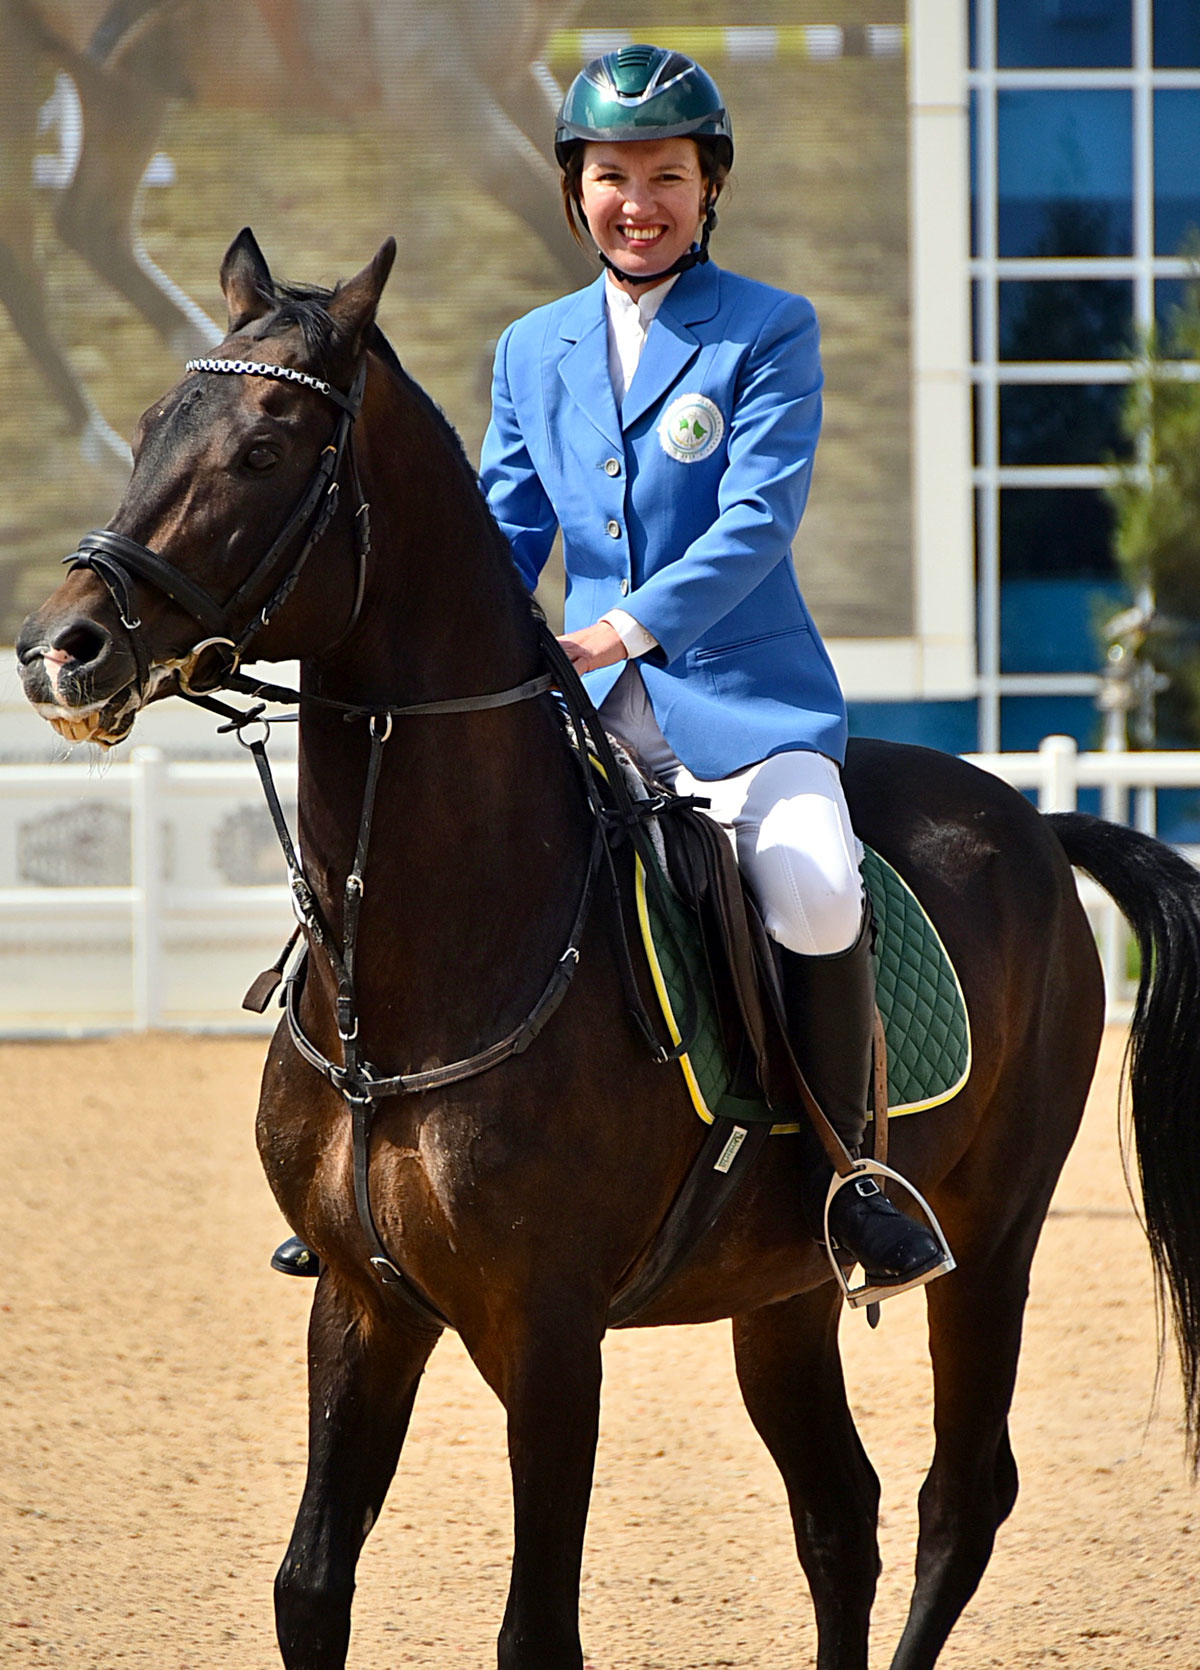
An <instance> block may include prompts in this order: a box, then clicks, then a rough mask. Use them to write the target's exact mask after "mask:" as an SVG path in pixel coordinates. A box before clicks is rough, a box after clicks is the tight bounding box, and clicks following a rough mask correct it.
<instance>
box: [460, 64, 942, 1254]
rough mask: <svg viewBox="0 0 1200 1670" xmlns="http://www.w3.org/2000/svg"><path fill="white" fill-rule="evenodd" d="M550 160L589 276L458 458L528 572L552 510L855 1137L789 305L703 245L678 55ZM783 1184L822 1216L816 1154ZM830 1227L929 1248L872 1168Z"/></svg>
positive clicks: (859, 1099)
mask: <svg viewBox="0 0 1200 1670" xmlns="http://www.w3.org/2000/svg"><path fill="white" fill-rule="evenodd" d="M555 151H556V153H557V156H558V161H559V164H560V166H561V168H562V188H563V198H564V203H565V206H566V212H567V218H568V221H569V223H570V225H571V228H572V230H573V231H574V232H575V235H576V237H577V238H578V237H579V226H580V224H582V226H583V227H585V228H586V229H587V231H588V232H589V233H590V235H591V238H592V241H593V242H594V244H595V246H596V249H597V251H598V253H599V257H600V260H601V262H602V263H603V265H604V267H605V269H606V271H605V272H604V273H603V274H602V275H601V277H600V278H599V279H597V280H596V282H595V283H594V284H592V285H590V286H589V287H588V288H587V289H586V290H583V291H580V292H579V293H577V294H575V295H571V296H567V297H564V298H563V299H561V300H559V301H557V302H553V303H551V304H550V305H549V306H548V307H541V308H538V309H536V310H535V311H534V312H533V313H530V314H528V315H527V316H526V317H524V318H522V319H518V320H517V321H516V323H515V324H513V325H511V326H510V327H509V329H508V330H507V331H506V332H505V333H504V335H503V337H502V338H501V340H500V343H499V345H498V348H497V352H496V363H495V372H494V378H493V384H492V421H491V425H490V427H489V428H488V431H487V435H486V437H485V439H484V443H483V453H482V461H481V469H480V475H481V479H482V482H483V486H484V489H485V491H486V493H487V496H488V501H489V503H490V505H491V508H492V510H493V512H494V513H495V516H496V519H497V520H498V522H499V523H500V526H501V527H502V528H503V530H504V532H505V534H506V535H507V536H508V539H509V543H510V544H511V546H512V552H513V557H514V559H515V561H516V563H517V566H518V568H519V569H520V572H521V574H522V576H523V577H524V579H525V582H526V584H527V585H528V586H529V588H530V590H531V591H532V590H533V588H534V587H535V585H536V584H537V578H538V575H539V573H540V571H541V569H542V566H543V564H544V563H545V561H546V558H547V556H548V555H549V552H550V546H551V542H552V540H553V537H554V533H555V530H556V529H557V528H561V529H562V535H563V555H564V561H565V567H566V586H567V591H566V623H565V624H566V628H567V630H566V633H565V635H564V637H563V638H562V640H561V641H562V643H563V645H564V647H565V648H566V650H567V652H568V654H569V655H570V657H571V659H572V661H573V663H574V665H575V668H576V670H577V671H578V672H580V673H581V674H582V675H583V676H584V681H585V683H586V685H587V687H588V691H589V693H590V695H591V697H592V700H593V701H594V702H595V703H596V704H597V706H598V707H599V708H600V712H601V714H602V716H603V718H604V721H605V724H606V727H607V728H608V729H609V730H610V731H611V732H613V733H614V734H616V735H617V736H618V737H620V738H621V739H622V740H623V741H625V742H626V743H628V744H629V745H630V746H631V747H632V748H633V750H634V751H635V752H636V753H637V754H638V756H639V757H640V758H641V759H642V760H643V761H644V762H645V764H646V765H647V766H649V767H650V769H651V770H652V771H653V773H654V775H655V776H656V777H657V778H658V779H659V780H660V781H662V782H664V783H665V784H667V785H668V786H670V787H672V788H674V789H675V790H676V791H677V792H678V793H681V794H698V795H704V796H706V797H708V798H709V799H710V800H711V802H712V806H711V813H710V815H711V816H712V817H714V818H716V819H717V820H718V821H719V822H720V823H721V824H722V825H723V826H724V827H725V828H726V829H727V830H728V831H729V832H730V833H731V835H732V837H733V838H734V840H735V842H736V847H737V854H738V860H739V863H740V865H741V868H742V870H743V872H744V874H745V875H746V876H747V877H748V878H749V881H750V884H751V886H752V888H753V890H754V892H755V894H756V895H757V898H758V901H759V904H760V907H761V909H762V912H763V916H764V919H765V922H766V926H767V931H768V933H769V934H770V935H771V936H772V937H773V938H774V939H776V940H777V941H778V942H779V944H780V945H781V946H782V947H783V959H782V961H783V968H784V990H785V997H786V1002H787V1008H788V1017H789V1025H790V1027H791V1029H792V1033H793V1043H794V1045H795V1047H796V1049H797V1053H798V1054H799V1056H800V1060H801V1062H802V1065H803V1066H804V1070H805V1073H806V1076H807V1077H808V1079H809V1082H810V1084H811V1086H812V1088H813V1090H814V1092H815V1094H816V1096H817V1098H818V1100H819V1101H820V1102H821V1105H822V1107H823V1109H824V1111H825V1113H826V1115H827V1116H828V1118H829V1119H830V1120H831V1122H832V1123H833V1125H834V1127H835V1128H836V1130H837V1131H838V1134H839V1136H840V1137H841V1138H842V1140H843V1142H844V1143H845V1144H846V1146H847V1147H848V1148H850V1149H852V1150H853V1149H856V1148H857V1147H858V1146H859V1145H860V1143H861V1141H862V1138H863V1133H864V1129H865V1122H866V1110H867V1105H868V1093H869V1087H870V1079H871V1040H872V1030H873V1021H874V971H873V962H872V955H871V945H870V929H869V920H868V913H867V910H866V908H865V905H864V896H863V887H862V882H861V879H860V877H859V873H858V859H859V856H860V848H859V846H858V843H857V841H856V839H855V836H854V834H853V832H852V830H851V828H850V819H849V814H848V812H847V809H846V801H845V797H844V795H843V793H842V786H841V779H840V774H839V769H838V768H839V765H840V764H841V761H842V758H843V755H844V750H845V741H846V710H845V703H844V700H843V697H842V693H841V690H840V689H839V687H838V682H837V677H836V675H835V673H834V671H833V667H832V665H831V663H830V660H829V656H828V654H827V653H826V650H825V647H824V645H823V644H822V642H821V639H820V637H819V636H818V634H817V630H816V628H815V626H814V625H813V623H812V620H811V618H810V616H809V614H808V610H807V609H806V607H805V604H804V600H803V598H802V597H801V595H800V592H799V589H798V587H797V584H796V578H795V573H794V571H793V568H792V563H791V552H790V546H791V541H792V538H793V536H794V535H795V532H796V529H797V526H798V524H799V522H800V517H801V514H802V512H803V510H804V503H805V499H806V498H807V495H808V485H809V479H810V476H811V472H812V460H813V451H814V449H815V447H816V442H817V433H818V430H819V428H820V421H821V393H820V390H821V370H820V361H819V357H818V350H817V322H816V318H815V316H814V314H813V310H812V307H811V306H810V304H809V303H808V302H807V301H805V300H804V299H803V298H801V297H799V296H792V295H788V294H786V293H785V292H783V291H780V290H773V289H769V288H768V287H767V286H766V285H763V284H756V283H754V282H752V281H751V280H749V279H745V278H741V277H738V276H737V275H735V274H733V273H729V272H724V271H722V270H720V269H719V268H718V267H716V266H715V265H713V264H712V263H710V262H709V260H708V241H709V236H710V234H711V232H712V230H713V228H714V226H715V225H716V215H715V212H714V207H715V204H716V201H717V198H718V196H719V194H720V191H721V187H722V185H723V183H724V180H725V177H726V175H727V174H728V172H729V168H730V166H731V164H732V161H733V140H732V132H731V127H730V122H729V118H728V115H727V114H726V111H725V108H724V106H723V104H722V101H721V96H720V94H719V93H718V91H717V88H716V86H715V85H714V83H713V81H712V80H711V78H710V77H709V76H708V75H707V74H706V73H705V71H704V70H703V69H702V68H701V67H700V66H699V65H698V64H695V63H693V62H692V60H691V59H689V58H686V57H684V56H683V55H682V54H680V53H677V52H670V51H665V50H663V49H662V48H659V47H651V46H629V47H623V48H622V49H621V50H620V51H616V52H610V53H607V54H605V55H604V56H603V57H602V58H597V59H596V60H594V61H593V62H592V63H590V64H589V65H588V66H587V67H586V68H585V69H584V70H583V71H582V72H581V73H580V74H579V75H577V76H576V78H575V80H574V81H573V82H572V84H571V86H570V88H569V89H568V91H567V94H566V97H565V98H564V100H563V103H562V107H561V109H560V111H559V117H558V126H557V132H556V136H555ZM822 1171H823V1174H822V1173H821V1171H819V1172H818V1174H817V1175H814V1177H813V1178H812V1180H811V1185H810V1187H809V1188H808V1189H807V1190H806V1193H807V1194H808V1195H809V1197H810V1198H809V1199H808V1200H807V1201H806V1202H805V1211H806V1217H807V1219H808V1221H809V1224H810V1226H811V1227H812V1229H813V1231H814V1233H816V1234H818V1236H819V1235H820V1234H821V1228H820V1225H821V1214H822V1210H823V1206H824V1199H825V1192H826V1187H827V1184H828V1181H829V1178H830V1171H829V1169H828V1168H827V1167H824V1168H822ZM830 1225H831V1231H832V1234H833V1236H834V1237H835V1238H836V1240H837V1242H838V1243H839V1245H840V1246H841V1247H842V1249H844V1250H845V1251H846V1252H849V1253H851V1254H853V1255H854V1257H855V1258H856V1259H858V1261H859V1262H860V1263H861V1264H862V1265H863V1268H864V1271H865V1272H866V1274H867V1276H868V1278H870V1279H872V1281H873V1282H879V1283H881V1284H883V1285H884V1286H886V1285H888V1284H889V1283H890V1284H894V1285H896V1286H904V1287H908V1286H912V1285H916V1284H917V1283H918V1282H920V1281H927V1280H929V1279H930V1278H931V1277H933V1276H934V1275H937V1274H939V1273H940V1272H941V1269H942V1268H943V1267H944V1264H943V1254H942V1249H941V1248H940V1246H939V1244H938V1242H937V1240H936V1239H935V1238H934V1236H933V1235H931V1234H930V1232H929V1231H928V1230H927V1229H925V1228H924V1227H923V1226H922V1225H919V1224H917V1223H915V1222H913V1221H912V1220H911V1219H909V1218H907V1217H906V1216H904V1215H903V1214H902V1213H900V1212H898V1211H897V1210H896V1209H895V1207H893V1206H892V1205H891V1204H890V1203H889V1202H888V1201H887V1200H886V1199H885V1198H884V1196H883V1195H882V1194H881V1193H880V1191H879V1190H878V1189H877V1188H876V1186H875V1185H874V1183H872V1182H870V1181H869V1179H865V1178H864V1179H859V1180H856V1181H855V1182H854V1183H853V1184H852V1185H850V1186H848V1187H846V1188H842V1189H840V1190H839V1191H838V1193H837V1194H836V1196H835V1198H834V1202H833V1205H832V1208H831V1218H830Z"/></svg>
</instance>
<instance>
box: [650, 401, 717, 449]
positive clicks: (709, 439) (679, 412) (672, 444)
mask: <svg viewBox="0 0 1200 1670" xmlns="http://www.w3.org/2000/svg"><path fill="white" fill-rule="evenodd" d="M724 433H725V419H724V418H723V417H722V416H721V414H720V412H719V411H718V410H717V408H716V406H714V405H713V403H712V401H711V400H710V399H709V398H708V396H707V395H706V394H681V395H680V396H679V398H678V399H677V400H672V402H671V404H670V405H669V406H668V407H667V409H666V411H665V412H664V414H663V416H662V419H661V421H660V422H659V425H658V439H659V442H660V444H661V446H662V449H663V451H664V452H665V453H666V455H667V457H668V458H675V459H677V460H678V461H679V463H681V464H698V463H699V462H700V460H701V459H702V458H708V457H709V456H710V455H711V454H712V453H714V452H715V451H716V450H717V448H718V447H719V446H720V444H721V436H722V435H723V434H724Z"/></svg>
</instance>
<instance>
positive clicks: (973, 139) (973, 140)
mask: <svg viewBox="0 0 1200 1670" xmlns="http://www.w3.org/2000/svg"><path fill="white" fill-rule="evenodd" d="M967 131H968V135H969V138H970V146H971V254H972V255H978V254H979V205H980V202H981V197H982V194H981V192H980V189H979V94H978V93H977V92H975V91H974V90H972V92H971V102H970V105H969V107H968V111H967Z"/></svg>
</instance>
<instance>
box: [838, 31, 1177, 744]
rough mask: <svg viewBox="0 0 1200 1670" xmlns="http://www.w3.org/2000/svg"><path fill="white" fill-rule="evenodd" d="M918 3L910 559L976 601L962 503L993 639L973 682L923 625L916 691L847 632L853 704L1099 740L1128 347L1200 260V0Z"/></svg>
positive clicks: (931, 734)
mask: <svg viewBox="0 0 1200 1670" xmlns="http://www.w3.org/2000/svg"><path fill="white" fill-rule="evenodd" d="M909 21H910V62H909V81H910V177H911V181H912V189H911V194H910V215H911V241H912V251H913V332H912V340H913V387H914V405H913V414H914V455H915V457H914V477H915V483H916V485H915V503H916V507H917V510H916V516H915V526H914V553H915V565H916V572H917V576H918V580H919V581H920V580H921V577H922V576H924V584H926V585H927V586H933V587H934V588H937V589H938V590H939V591H940V592H943V593H944V594H945V595H943V597H942V599H941V601H940V603H939V604H937V605H934V608H936V607H938V606H940V607H945V597H946V596H948V597H949V599H950V605H951V607H957V608H958V609H959V610H960V611H961V607H962V598H961V579H962V573H961V569H962V556H961V553H960V556H959V560H958V566H957V569H956V565H955V563H954V559H953V556H952V554H951V550H950V547H951V544H952V542H953V534H952V532H951V526H952V524H954V523H956V522H960V521H961V519H962V517H963V514H964V509H965V514H966V516H967V518H968V519H969V522H970V527H971V530H972V534H971V536H969V540H968V543H967V547H966V548H967V549H973V551H974V587H973V591H974V597H973V619H972V620H971V621H970V622H969V623H968V624H967V635H968V636H970V637H973V639H974V651H973V662H974V665H973V667H972V668H971V670H970V677H969V680H968V683H969V685H970V688H969V689H968V688H962V689H961V690H960V691H959V692H958V694H957V695H956V694H955V693H954V691H953V689H952V688H951V687H952V685H953V675H954V669H953V667H952V666H950V667H947V669H946V672H947V674H948V676H947V677H946V678H945V680H944V681H939V679H938V677H937V676H936V657H937V652H938V648H939V644H938V640H937V637H936V633H933V634H930V635H929V636H928V638H927V640H926V642H924V643H922V642H921V641H919V635H918V641H916V642H915V643H914V645H913V646H912V656H911V660H912V665H911V668H910V669H909V678H910V689H911V695H910V696H905V695H903V694H901V691H902V678H903V674H904V671H905V669H904V668H903V667H902V666H900V665H899V664H898V663H897V665H896V666H894V667H893V668H892V669H890V672H891V676H892V680H893V688H892V693H891V695H890V697H888V696H884V694H883V692H882V691H880V692H879V695H878V696H877V695H876V693H875V691H873V690H867V689H864V686H863V683H862V681H861V680H859V679H856V678H855V676H854V672H855V668H854V664H853V663H854V654H853V651H852V653H851V655H850V657H849V658H848V659H847V662H846V674H847V684H848V687H849V688H850V690H851V692H852V694H853V695H854V696H855V697H856V698H857V699H856V700H855V702H854V723H855V727H856V728H857V729H859V730H861V731H871V732H874V733H876V734H878V733H880V732H883V733H885V734H890V735H896V736H904V737H908V738H911V739H914V740H922V741H927V742H930V743H932V744H934V745H936V746H941V747H948V748H954V749H958V750H965V749H971V748H981V749H984V750H988V751H991V750H994V749H997V748H1005V749H1013V748H1027V747H1031V746H1036V744H1037V742H1038V740H1039V739H1040V738H1041V737H1042V736H1044V735H1046V734H1047V733H1049V732H1054V731H1059V732H1064V733H1068V734H1071V735H1074V736H1075V737H1076V738H1077V740H1078V741H1079V742H1080V744H1081V745H1084V746H1086V745H1089V744H1094V743H1095V741H1096V740H1097V736H1098V731H1099V725H1100V718H1099V715H1098V712H1097V709H1096V698H1097V694H1098V684H1099V678H1098V667H1099V662H1100V657H1101V647H1100V638H1099V634H1098V627H1099V625H1100V623H1101V622H1102V620H1103V619H1104V618H1105V617H1106V616H1108V615H1111V614H1112V613H1114V612H1115V611H1116V610H1117V609H1119V608H1121V607H1122V606H1123V605H1124V604H1125V603H1126V602H1127V601H1128V598H1127V594H1126V593H1125V591H1124V589H1123V587H1122V586H1121V584H1120V582H1119V580H1118V577H1117V574H1116V570H1115V567H1114V563H1113V558H1112V550H1111V543H1112V516H1111V510H1110V507H1109V505H1108V501H1107V499H1106V496H1105V492H1104V488H1105V485H1106V484H1107V483H1108V482H1109V481H1110V480H1111V479H1112V477H1113V474H1114V472H1115V470H1116V469H1118V468H1119V467H1120V463H1121V461H1122V460H1123V459H1127V458H1128V457H1129V455H1130V443H1129V442H1128V440H1127V439H1126V438H1125V437H1124V436H1123V434H1122V428H1121V422H1120V417H1121V409H1122V404H1123V400H1124V397H1125V395H1126V391H1127V388H1128V383H1129V379H1130V375H1131V373H1130V355H1131V353H1132V352H1133V351H1134V350H1135V348H1136V345H1137V343H1138V342H1139V341H1140V340H1142V339H1144V335H1145V333H1146V331H1147V330H1148V329H1149V327H1150V326H1151V325H1152V324H1154V323H1156V322H1157V323H1158V325H1159V326H1160V327H1161V326H1164V325H1168V324H1169V318H1170V312H1171V309H1172V307H1173V306H1175V305H1177V304H1178V302H1179V300H1180V297H1181V292H1182V288H1183V284H1184V282H1185V279H1186V278H1187V276H1188V274H1189V271H1193V270H1194V267H1191V268H1190V267H1189V263H1188V260H1187V258H1186V254H1185V252H1186V250H1187V248H1188V240H1189V238H1195V237H1196V236H1197V232H1196V229H1197V228H1198V227H1200V5H1197V4H1196V0H912V9H911V12H910V20H909ZM963 426H965V429H966V432H969V434H970V437H971V439H970V443H969V447H965V446H964V445H963V441H962V432H963ZM923 506H924V509H925V519H924V521H923V519H922V507H923ZM943 546H944V547H945V548H944V549H943ZM928 613H929V615H930V617H931V618H930V621H929V623H928V624H930V625H933V624H935V623H934V622H933V620H932V615H933V608H931V610H930V611H928ZM962 624H963V623H962V621H961V613H960V621H959V626H960V631H959V634H958V637H959V638H961V635H962V634H961V628H962ZM953 638H954V634H953V633H952V634H951V640H953ZM951 640H947V641H951ZM931 652H932V653H931ZM950 659H951V660H952V659H953V655H951V657H950ZM880 682H882V681H880ZM939 682H942V686H943V687H942V688H939ZM880 697H882V698H883V699H879V698H880ZM913 698H916V699H913Z"/></svg>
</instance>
